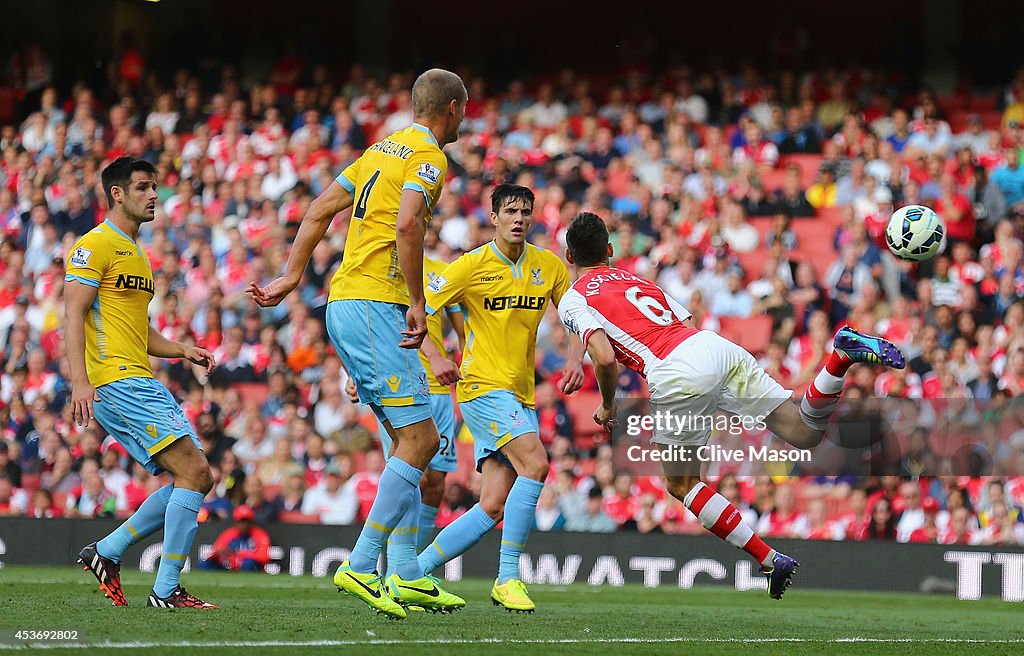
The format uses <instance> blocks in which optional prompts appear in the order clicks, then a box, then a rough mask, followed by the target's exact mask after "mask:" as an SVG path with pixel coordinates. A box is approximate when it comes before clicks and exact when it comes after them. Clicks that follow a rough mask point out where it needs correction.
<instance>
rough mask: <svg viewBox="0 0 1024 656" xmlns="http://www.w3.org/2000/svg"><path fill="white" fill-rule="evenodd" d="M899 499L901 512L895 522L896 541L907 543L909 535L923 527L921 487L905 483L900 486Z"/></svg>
mask: <svg viewBox="0 0 1024 656" xmlns="http://www.w3.org/2000/svg"><path fill="white" fill-rule="evenodd" d="M900 499H901V500H902V501H903V510H902V512H900V515H899V519H898V520H897V521H896V539H897V540H899V541H900V542H908V541H909V540H910V534H911V533H913V532H914V531H916V530H917V529H919V528H921V527H922V526H924V510H923V508H922V504H921V486H920V485H918V484H917V483H913V482H909V481H908V482H906V483H903V484H902V485H900Z"/></svg>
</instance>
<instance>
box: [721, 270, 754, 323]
mask: <svg viewBox="0 0 1024 656" xmlns="http://www.w3.org/2000/svg"><path fill="white" fill-rule="evenodd" d="M753 311H754V299H753V298H752V297H751V296H750V293H749V292H747V290H746V289H744V288H743V276H741V275H740V274H738V273H731V274H729V279H728V287H727V288H726V290H725V292H724V293H719V294H718V295H717V296H715V297H714V301H713V302H712V304H711V312H712V314H714V315H715V316H716V317H737V318H740V319H745V318H747V317H749V316H750V315H751V313H752V312H753Z"/></svg>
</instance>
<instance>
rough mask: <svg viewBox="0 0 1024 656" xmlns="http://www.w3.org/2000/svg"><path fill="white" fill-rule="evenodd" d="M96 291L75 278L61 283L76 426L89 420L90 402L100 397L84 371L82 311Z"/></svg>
mask: <svg viewBox="0 0 1024 656" xmlns="http://www.w3.org/2000/svg"><path fill="white" fill-rule="evenodd" d="M97 292H98V289H97V288H96V287H93V286H91V285H86V284H84V283H81V282H78V281H77V280H70V281H68V282H67V283H66V284H65V285H64V343H65V345H66V346H67V356H68V365H69V366H70V368H71V420H72V421H73V422H75V423H77V424H78V425H79V426H85V425H87V424H88V423H89V422H90V421H92V419H93V417H94V416H95V414H94V413H93V406H92V404H93V402H94V401H99V400H100V397H99V394H97V393H96V390H95V389H94V388H93V386H92V383H90V382H89V375H88V374H87V373H86V370H85V314H86V312H88V311H89V308H90V307H92V304H93V301H94V300H95V299H96V294H97Z"/></svg>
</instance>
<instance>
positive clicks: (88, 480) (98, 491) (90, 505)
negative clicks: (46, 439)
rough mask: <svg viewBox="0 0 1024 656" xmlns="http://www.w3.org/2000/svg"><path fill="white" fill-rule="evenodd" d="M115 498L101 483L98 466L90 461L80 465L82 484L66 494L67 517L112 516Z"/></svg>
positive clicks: (115, 503) (114, 508) (115, 505)
mask: <svg viewBox="0 0 1024 656" xmlns="http://www.w3.org/2000/svg"><path fill="white" fill-rule="evenodd" d="M116 507H117V498H116V497H115V496H114V495H113V494H112V493H111V492H110V490H108V489H107V488H106V487H104V485H103V479H102V478H101V477H100V474H99V466H98V465H96V464H95V463H94V462H92V461H86V462H85V463H84V464H83V465H82V484H81V485H80V486H78V487H76V488H75V489H74V490H72V491H71V492H70V493H69V494H68V498H67V504H66V505H65V514H66V515H67V516H68V517H113V516H114V512H115V510H116Z"/></svg>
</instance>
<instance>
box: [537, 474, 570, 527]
mask: <svg viewBox="0 0 1024 656" xmlns="http://www.w3.org/2000/svg"><path fill="white" fill-rule="evenodd" d="M533 526H534V528H535V529H537V530H538V531H562V530H565V516H564V515H563V514H562V509H561V507H560V506H559V503H558V492H556V491H555V488H553V487H551V486H550V485H547V486H545V487H544V489H543V490H541V493H540V498H539V499H537V513H536V515H535V516H534V518H533Z"/></svg>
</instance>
